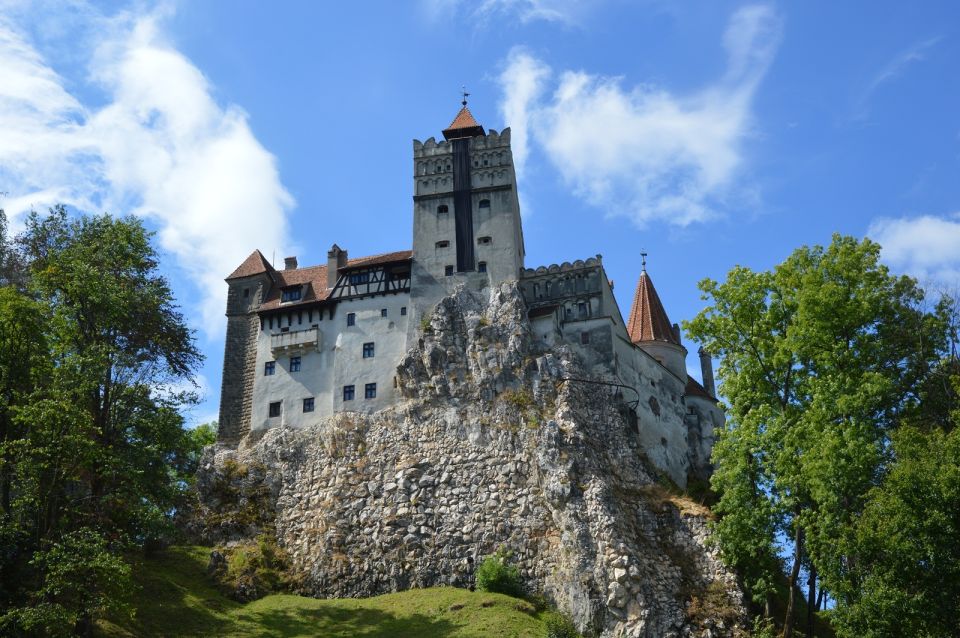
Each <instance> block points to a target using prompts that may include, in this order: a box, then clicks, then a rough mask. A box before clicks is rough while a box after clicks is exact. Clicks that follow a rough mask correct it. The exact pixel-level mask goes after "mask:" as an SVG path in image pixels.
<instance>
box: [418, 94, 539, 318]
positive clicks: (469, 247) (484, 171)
mask: <svg viewBox="0 0 960 638" xmlns="http://www.w3.org/2000/svg"><path fill="white" fill-rule="evenodd" d="M413 172H414V175H413V184H414V191H413V192H414V195H413V254H414V262H413V288H412V297H413V303H414V305H415V307H417V308H419V309H427V308H429V307H431V306H432V304H433V303H435V302H436V301H437V300H438V299H439V298H440V297H442V296H443V295H444V294H446V293H447V292H449V291H452V290H453V289H454V288H455V287H456V286H457V285H458V284H460V283H465V284H467V285H468V286H470V287H473V288H479V287H483V286H487V285H498V284H500V283H501V282H504V281H509V280H517V279H519V277H520V271H521V269H522V268H523V259H524V247H523V230H522V228H521V222H520V200H519V197H518V196H517V181H516V173H515V171H514V167H513V153H512V151H511V149H510V129H504V130H503V132H501V133H497V131H494V130H490V131H485V130H484V128H483V127H482V126H481V125H480V124H479V123H477V120H476V119H475V118H474V116H473V114H472V113H471V112H470V109H469V107H468V106H467V104H466V99H464V101H463V105H462V108H461V109H460V111H459V112H458V113H457V115H456V117H454V119H453V121H452V122H451V123H450V125H449V126H448V127H446V128H445V129H444V130H443V139H442V140H439V141H438V140H436V139H435V138H433V137H431V138H429V139H428V140H426V141H425V142H421V141H419V140H414V142H413Z"/></svg>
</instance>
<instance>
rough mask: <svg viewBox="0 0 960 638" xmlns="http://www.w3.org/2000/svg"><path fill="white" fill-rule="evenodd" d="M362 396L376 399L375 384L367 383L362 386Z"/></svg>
mask: <svg viewBox="0 0 960 638" xmlns="http://www.w3.org/2000/svg"><path fill="white" fill-rule="evenodd" d="M363 398H364V399H376V398H377V384H376V383H368V384H367V385H365V386H363Z"/></svg>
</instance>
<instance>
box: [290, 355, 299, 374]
mask: <svg viewBox="0 0 960 638" xmlns="http://www.w3.org/2000/svg"><path fill="white" fill-rule="evenodd" d="M290 372H300V357H290Z"/></svg>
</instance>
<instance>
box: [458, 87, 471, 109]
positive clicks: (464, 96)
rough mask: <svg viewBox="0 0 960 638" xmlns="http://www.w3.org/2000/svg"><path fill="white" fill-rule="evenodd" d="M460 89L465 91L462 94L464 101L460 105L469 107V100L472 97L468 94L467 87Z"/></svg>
mask: <svg viewBox="0 0 960 638" xmlns="http://www.w3.org/2000/svg"><path fill="white" fill-rule="evenodd" d="M460 88H461V89H463V90H462V91H461V93H463V101H462V102H460V104H463V105H464V106H466V105H467V98H468V97H470V94H469V93H467V87H465V86H461V87H460Z"/></svg>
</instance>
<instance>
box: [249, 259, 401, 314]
mask: <svg viewBox="0 0 960 638" xmlns="http://www.w3.org/2000/svg"><path fill="white" fill-rule="evenodd" d="M412 257H413V251H412V250H400V251H397V252H392V253H382V254H379V255H369V256H367V257H357V258H356V259H350V260H348V261H347V264H346V266H342V267H341V268H340V269H339V270H341V271H343V270H346V269H348V268H359V267H364V266H379V265H381V264H391V263H395V262H402V261H407V260H409V259H411V258H412ZM273 279H274V281H275V282H276V284H277V285H276V286H274V287H273V288H272V289H271V290H270V294H269V295H267V298H266V299H265V300H264V302H263V303H262V304H261V305H260V310H275V309H277V308H279V307H280V291H281V290H282V289H283V288H286V287H288V286H303V285H304V284H306V288H305V289H304V291H303V297H301V298H300V300H299V301H296V302H291V303H284V304H283V307H284V308H289V307H291V306H298V305H301V304H308V303H313V302H317V301H324V300H325V299H327V298H329V297H330V294H331V293H332V292H333V288H327V267H326V265H321V266H307V267H305V268H296V269H294V270H277V271H275V272H274V273H273Z"/></svg>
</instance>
